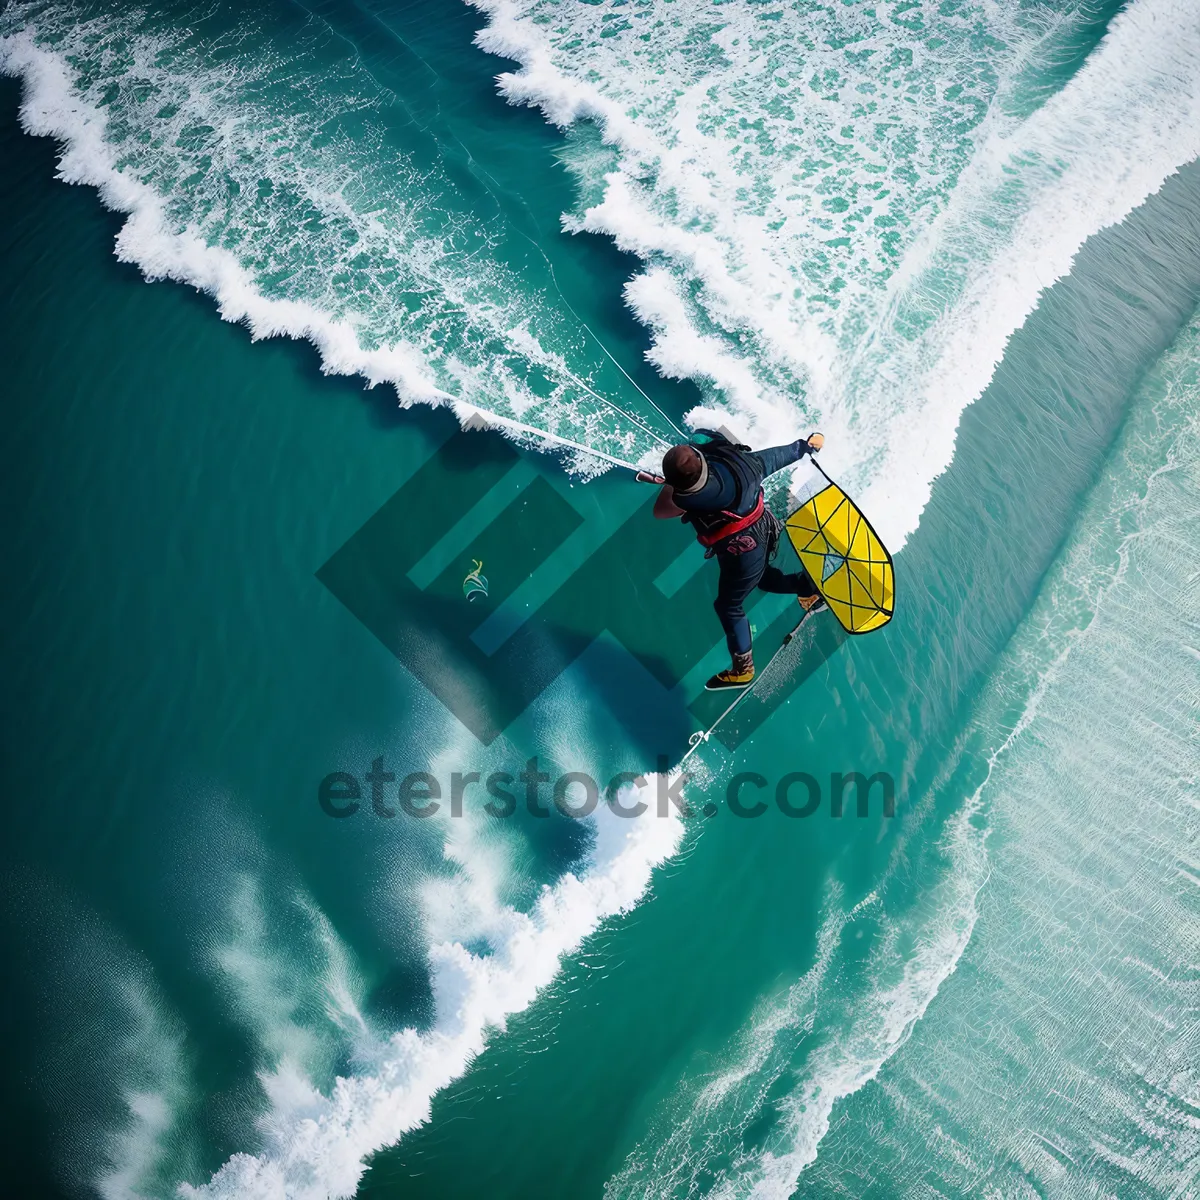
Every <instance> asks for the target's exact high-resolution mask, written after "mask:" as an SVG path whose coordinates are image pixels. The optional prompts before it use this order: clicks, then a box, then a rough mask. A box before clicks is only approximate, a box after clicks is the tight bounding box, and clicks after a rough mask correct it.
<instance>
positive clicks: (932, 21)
mask: <svg viewBox="0 0 1200 1200" xmlns="http://www.w3.org/2000/svg"><path fill="white" fill-rule="evenodd" d="M473 2H474V3H475V4H476V6H477V7H479V8H481V9H482V10H483V11H484V12H486V13H487V14H488V15H489V17H490V24H489V25H488V27H487V28H486V29H485V30H484V31H482V33H481V34H480V35H479V42H480V44H481V45H482V46H483V47H484V48H485V49H487V50H489V51H492V52H494V53H497V54H502V55H504V56H506V57H508V58H511V59H515V60H516V61H517V62H519V63H520V64H521V69H520V70H519V71H515V72H508V73H505V74H502V75H501V76H500V77H499V82H500V87H501V90H502V91H503V93H504V94H505V95H506V96H507V97H508V98H509V99H510V100H511V101H512V102H513V103H520V104H535V105H538V106H540V107H541V108H542V110H543V111H544V112H545V114H546V116H547V117H548V119H550V120H551V121H554V122H556V123H558V124H560V125H568V124H570V123H571V122H574V121H578V120H581V119H586V120H591V121H594V122H597V123H598V124H599V125H600V126H601V128H602V130H603V133H604V137H605V140H606V141H608V142H609V143H610V144H611V145H612V146H613V147H614V148H615V150H616V152H617V159H616V166H615V167H614V169H613V170H611V171H610V172H609V173H608V174H607V177H606V185H605V189H604V192H603V196H602V198H601V199H600V200H599V201H591V202H589V205H588V207H586V208H585V209H584V210H583V211H581V212H579V213H576V214H572V215H571V216H570V217H569V218H568V220H567V225H568V227H569V228H577V229H586V230H590V231H592V232H598V233H605V234H607V235H609V236H611V237H613V238H614V239H615V240H616V242H617V243H618V244H619V245H620V246H621V247H622V248H624V249H627V250H630V251H632V252H634V253H636V254H638V255H639V256H640V257H642V258H643V259H644V260H645V261H646V264H647V266H646V269H645V271H644V272H643V273H642V274H641V275H640V276H638V277H637V278H635V279H634V280H632V281H631V282H630V284H629V286H628V287H627V289H626V298H627V300H628V302H629V304H630V306H631V307H632V308H633V310H634V312H635V313H636V314H637V315H638V317H639V318H640V319H641V320H643V321H644V322H645V323H646V324H647V325H649V327H650V328H651V330H652V331H653V335H654V342H653V347H652V349H651V352H650V357H651V359H652V361H654V362H655V363H656V365H657V366H658V367H659V368H660V370H662V371H663V372H664V373H666V374H668V375H673V376H686V377H690V378H692V379H695V380H697V381H698V382H699V383H700V384H701V385H702V386H703V387H706V388H708V389H709V390H710V391H711V392H712V393H713V395H714V401H715V402H716V403H717V404H719V405H721V406H724V408H725V409H726V420H727V421H729V422H730V423H731V425H732V426H733V427H734V428H736V429H737V430H738V431H739V432H740V433H741V435H742V436H743V437H745V438H746V439H747V440H749V441H751V442H755V443H759V444H761V443H764V442H771V441H781V440H785V439H786V438H790V437H794V436H795V434H796V431H797V428H798V426H800V425H801V424H803V425H805V426H806V427H811V426H817V425H819V426H821V427H822V429H823V430H824V431H825V432H826V433H827V435H829V438H828V444H827V448H826V450H825V459H826V460H827V462H828V464H829V467H830V470H831V472H832V473H833V474H835V475H837V476H838V477H839V479H840V480H842V481H843V482H844V483H846V484H847V486H849V487H851V488H852V489H853V490H854V491H855V492H856V493H857V494H858V497H859V499H860V501H861V502H862V503H863V505H864V507H865V508H866V510H867V511H868V512H869V513H870V515H871V519H872V522H873V523H874V524H875V526H876V527H877V528H878V529H879V531H880V533H881V535H882V536H883V537H884V540H885V541H886V542H888V543H889V545H890V546H891V547H892V548H893V549H898V548H899V547H900V546H901V545H902V544H903V541H904V539H905V538H906V537H907V536H908V535H909V534H910V533H911V532H912V531H913V529H915V527H916V525H917V522H918V520H919V518H920V514H921V511H922V509H923V508H924V506H925V504H926V502H927V500H928V498H929V494H930V489H931V486H932V483H933V480H934V479H935V478H936V477H937V476H938V475H939V474H940V473H941V472H942V471H944V470H945V469H946V467H947V466H948V465H949V463H950V461H951V459H952V457H953V452H954V440H955V433H956V429H957V426H958V421H959V418H960V416H961V414H962V412H963V410H964V408H965V407H966V406H967V405H969V404H970V403H971V402H972V401H973V400H974V399H975V398H976V397H978V396H979V395H980V393H981V392H982V390H983V389H984V388H985V387H986V386H987V383H988V380H989V379H990V378H991V375H992V372H993V370H994V368H995V366H996V364H997V362H998V361H999V359H1000V357H1001V355H1002V354H1003V352H1004V348H1005V345H1006V343H1007V341H1008V338H1009V337H1010V336H1011V335H1012V333H1013V332H1014V331H1015V330H1016V329H1017V328H1019V327H1020V325H1021V324H1022V323H1023V322H1024V320H1025V318H1026V317H1027V316H1028V314H1029V313H1030V312H1031V311H1032V310H1033V309H1034V307H1035V306H1036V305H1037V303H1038V300H1039V297H1040V296H1041V294H1042V292H1043V291H1044V289H1045V288H1047V287H1048V286H1049V285H1050V284H1052V283H1053V282H1054V281H1055V280H1056V279H1058V278H1060V277H1061V276H1062V275H1064V274H1065V273H1066V272H1068V271H1069V270H1070V267H1071V263H1072V260H1073V258H1074V255H1075V253H1076V252H1077V251H1078V249H1079V247H1080V246H1081V245H1082V244H1083V242H1084V241H1085V240H1086V239H1087V238H1088V237H1089V236H1091V235H1092V234H1094V233H1096V232H1097V231H1098V230H1100V229H1102V228H1104V227H1105V226H1107V225H1110V224H1113V223H1114V222H1117V221H1120V220H1121V219H1122V218H1123V217H1124V216H1126V215H1127V214H1128V213H1129V212H1130V211H1131V209H1132V208H1134V207H1135V206H1136V205H1138V204H1139V203H1140V202H1141V201H1142V200H1144V199H1145V198H1146V197H1147V196H1148V195H1150V194H1152V193H1153V192H1154V191H1156V190H1157V189H1158V188H1159V187H1160V186H1161V184H1162V182H1163V181H1164V179H1165V178H1166V177H1167V176H1168V175H1170V174H1171V173H1172V172H1173V171H1174V170H1176V169H1177V168H1178V167H1179V166H1181V165H1183V164H1184V163H1186V162H1188V161H1190V160H1191V159H1192V158H1194V157H1196V156H1197V155H1198V154H1200V79H1198V77H1197V76H1198V74H1200V72H1198V70H1197V65H1196V64H1197V62H1198V61H1200V28H1198V23H1200V18H1198V15H1197V10H1196V8H1195V6H1194V5H1192V4H1190V3H1188V2H1187V0H1139V2H1138V3H1136V4H1134V5H1132V6H1131V7H1130V8H1129V9H1128V10H1126V11H1125V12H1123V13H1122V14H1121V15H1119V16H1118V17H1117V18H1116V19H1115V20H1114V21H1113V22H1112V25H1111V27H1110V29H1109V32H1108V34H1107V35H1106V37H1105V38H1104V40H1103V41H1102V43H1101V44H1100V46H1099V47H1098V48H1097V49H1096V50H1095V51H1094V52H1093V53H1092V55H1091V56H1090V57H1089V58H1088V60H1087V61H1086V63H1085V65H1084V66H1083V68H1082V69H1081V70H1079V71H1078V72H1077V73H1076V75H1075V76H1074V77H1073V78H1072V79H1071V80H1070V81H1069V82H1068V83H1067V85H1066V86H1065V87H1063V88H1062V90H1061V91H1060V92H1058V93H1056V94H1054V95H1051V96H1050V97H1049V99H1047V100H1046V101H1045V102H1044V103H1043V104H1041V105H1040V106H1039V107H1037V108H1035V109H1034V111H1033V112H1032V113H1031V114H1029V115H1028V116H1026V117H1024V118H1020V117H1018V116H1017V115H1014V114H1015V112H1016V110H1017V108H1018V105H1017V104H1016V103H1015V102H1016V100H1018V99H1019V96H1017V95H1016V94H1015V93H1016V90H1017V89H1018V87H1019V85H1020V83H1021V81H1022V80H1023V79H1025V77H1026V76H1027V75H1028V73H1029V71H1030V68H1031V64H1032V63H1034V62H1036V59H1037V55H1038V53H1039V46H1040V43H1041V42H1042V41H1043V40H1045V39H1047V38H1048V37H1049V35H1050V33H1051V32H1052V31H1054V30H1055V28H1056V26H1057V25H1061V24H1062V23H1063V22H1064V21H1070V20H1071V19H1072V17H1071V15H1070V14H1068V15H1067V16H1066V17H1064V16H1063V15H1062V14H1061V13H1055V12H1053V11H1052V10H1051V9H1050V8H1048V7H1041V6H1038V5H1031V6H1021V7H1019V8H1018V7H1016V6H1013V7H1012V8H1005V7H1003V6H994V5H989V6H986V8H983V7H981V8H974V7H971V6H966V7H964V8H962V9H959V10H956V11H955V13H953V14H948V13H945V12H944V11H943V8H942V7H939V6H936V5H932V4H930V5H921V4H918V5H915V6H913V5H903V6H902V8H901V7H900V6H889V5H880V6H876V7H873V8H872V9H871V10H870V12H869V13H868V12H866V11H864V10H861V8H860V6H835V8H831V9H822V10H819V11H817V10H813V9H811V8H810V7H808V6H796V7H795V8H792V7H789V6H783V5H780V6H763V5H761V4H749V3H742V2H736V0H735V2H734V3H730V4H726V5H723V6H721V8H720V10H719V13H716V14H715V15H714V14H713V13H710V12H708V10H705V14H703V15H702V14H701V12H700V11H699V10H692V9H690V8H687V7H686V6H662V7H660V6H653V5H651V6H642V7H640V8H638V9H636V10H628V9H625V10H623V11H621V12H618V11H617V10H616V9H615V8H610V7H609V6H606V5H605V6H596V5H588V6H585V5H578V6H572V7H571V8H570V9H563V8H561V6H555V5H553V4H549V3H546V2H545V0H473ZM768 8H769V11H768ZM902 9H903V13H902ZM1080 19H1081V18H1080ZM980 28H984V29H986V30H987V33H988V37H987V39H985V42H983V43H981V42H980V41H979V40H978V38H977V36H976V35H977V33H978V31H979V29H980ZM589 190H594V189H589Z"/></svg>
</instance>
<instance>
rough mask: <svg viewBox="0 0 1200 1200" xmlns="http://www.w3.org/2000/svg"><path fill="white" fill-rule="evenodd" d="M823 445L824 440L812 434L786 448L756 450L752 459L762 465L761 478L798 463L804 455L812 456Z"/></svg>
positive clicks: (816, 434)
mask: <svg viewBox="0 0 1200 1200" xmlns="http://www.w3.org/2000/svg"><path fill="white" fill-rule="evenodd" d="M823 445H825V438H824V437H823V436H822V435H821V434H819V433H813V434H810V435H809V436H808V438H807V439H805V438H797V440H796V441H794V442H789V443H788V444H787V445H786V446H771V447H770V448H769V449H767V450H756V451H755V452H754V457H755V458H757V459H758V461H759V462H760V463H762V468H763V478H764V479H765V478H766V477H767V476H768V475H774V474H775V472H776V471H782V470H783V468H784V467H790V466H791V465H792V463H796V462H799V461H800V460H801V459H802V458H803V457H804V456H805V455H806V454H813V453H815V452H816V451H818V450H820V449H821V447H822V446H823Z"/></svg>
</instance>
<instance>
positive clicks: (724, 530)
mask: <svg viewBox="0 0 1200 1200" xmlns="http://www.w3.org/2000/svg"><path fill="white" fill-rule="evenodd" d="M701 432H704V433H708V436H709V437H710V438H711V439H712V440H711V441H708V442H705V443H703V444H700V445H698V444H696V443H692V444H693V445H694V446H695V448H696V450H698V451H699V452H700V453H701V454H703V455H704V457H705V458H707V459H708V460H709V461H710V462H718V463H720V464H721V465H722V466H724V467H728V468H729V472H730V474H731V475H732V476H733V482H734V487H735V488H736V490H737V494H736V496H735V497H734V501H733V504H732V506H731V507H730V508H723V509H719V510H718V511H716V512H689V513H688V514H687V515H686V516H685V517H684V518H683V519H684V520H685V521H687V522H688V523H689V524H690V525H691V526H692V528H693V529H695V531H696V540H697V541H698V542H699V543H700V545H702V546H704V547H706V548H708V549H710V550H711V549H712V547H713V546H715V545H716V544H717V543H718V542H723V541H724V540H725V539H726V538H730V537H735V536H736V535H737V534H739V533H741V532H742V531H743V530H746V529H749V528H750V526H751V525H754V524H756V523H757V522H758V521H759V520H760V519H761V518H762V515H763V513H764V512H765V511H766V500H765V498H764V496H763V490H762V469H761V467H760V466H759V465H758V462H757V460H755V459H753V458H750V457H749V456H748V455H747V454H746V453H745V451H747V450H749V449H750V447H749V446H741V445H738V444H736V443H734V442H731V441H730V440H729V439H728V438H726V437H725V436H724V435H723V434H720V433H716V432H710V431H708V430H702V431H701ZM751 495H753V496H755V500H754V504H753V506H752V507H751V509H750V511H749V512H747V513H741V512H738V511H737V510H738V509H739V508H741V507H742V504H743V503H744V501H745V498H746V497H747V496H751Z"/></svg>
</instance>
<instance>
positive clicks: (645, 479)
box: [634, 471, 667, 487]
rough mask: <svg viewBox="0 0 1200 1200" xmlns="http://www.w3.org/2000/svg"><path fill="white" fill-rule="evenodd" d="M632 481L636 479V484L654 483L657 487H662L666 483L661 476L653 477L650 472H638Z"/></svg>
mask: <svg viewBox="0 0 1200 1200" xmlns="http://www.w3.org/2000/svg"><path fill="white" fill-rule="evenodd" d="M634 479H636V480H637V481H638V483H654V484H657V485H658V486H659V487H662V485H663V484H664V483H666V482H667V481H666V480H665V479H664V478H663V477H662V476H661V475H655V474H654V473H653V472H652V471H639V472H638V473H637V474H636V475H635V476H634Z"/></svg>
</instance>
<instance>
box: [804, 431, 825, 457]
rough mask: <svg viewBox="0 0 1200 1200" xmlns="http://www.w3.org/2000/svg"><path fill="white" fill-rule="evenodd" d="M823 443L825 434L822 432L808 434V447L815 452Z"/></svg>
mask: <svg viewBox="0 0 1200 1200" xmlns="http://www.w3.org/2000/svg"><path fill="white" fill-rule="evenodd" d="M823 445H825V435H824V434H823V433H810V434H809V435H808V448H809V449H810V450H811V451H812V452H813V453H814V454H815V453H816V452H817V451H818V450H820V448H821V447H822V446H823Z"/></svg>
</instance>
